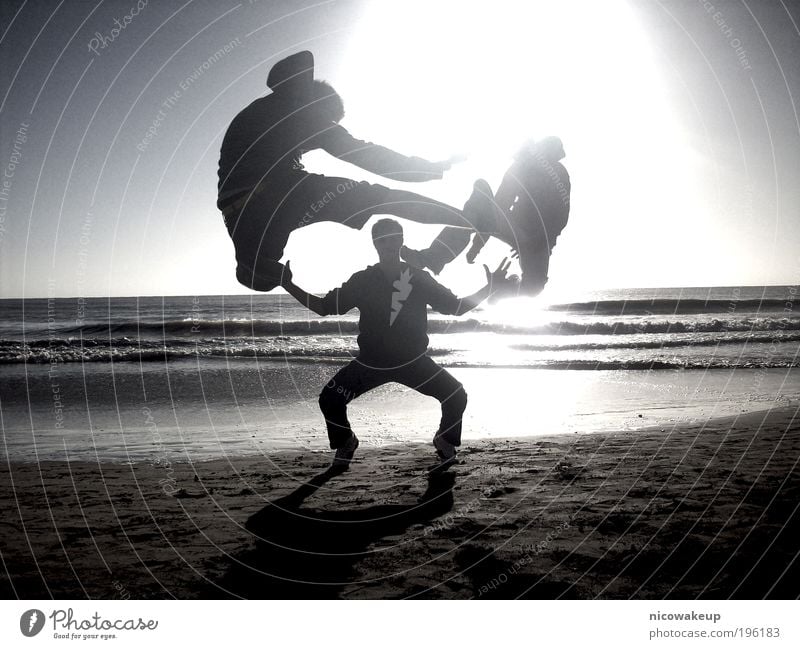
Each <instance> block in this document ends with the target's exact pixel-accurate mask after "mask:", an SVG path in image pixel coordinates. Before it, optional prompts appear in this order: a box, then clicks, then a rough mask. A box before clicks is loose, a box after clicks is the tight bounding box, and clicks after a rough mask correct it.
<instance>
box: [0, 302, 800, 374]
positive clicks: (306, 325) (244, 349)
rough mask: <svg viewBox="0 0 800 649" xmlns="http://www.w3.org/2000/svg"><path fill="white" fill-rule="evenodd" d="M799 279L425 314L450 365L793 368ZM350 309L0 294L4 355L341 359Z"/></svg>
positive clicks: (437, 352) (21, 358)
mask: <svg viewBox="0 0 800 649" xmlns="http://www.w3.org/2000/svg"><path fill="white" fill-rule="evenodd" d="M797 298H798V287H795V286H770V287H724V288H681V289H624V290H615V291H603V292H596V293H593V294H588V295H583V296H577V299H575V300H572V301H569V302H562V303H547V302H543V301H540V300H522V299H520V300H509V301H506V302H502V303H500V304H497V305H493V306H491V305H490V306H487V307H486V308H483V309H481V310H478V311H474V312H472V313H471V314H469V315H468V316H467V317H462V318H449V317H442V316H439V315H436V314H431V317H430V324H429V331H430V336H431V344H430V348H431V354H432V355H434V356H436V357H438V359H439V360H440V361H441V362H443V363H444V364H446V365H448V366H454V367H457V366H462V367H531V368H548V369H587V370H592V369H594V370H609V369H632V370H633V369H654V370H656V369H676V368H683V369H690V368H695V369H713V368H740V367H741V368H793V367H798V365H799V364H800V359H799V358H798V351H800V303H796V301H797ZM356 333H357V312H355V311H354V312H351V313H350V314H347V315H345V316H339V317H333V318H324V319H322V318H319V317H317V316H316V315H315V314H313V313H311V312H309V311H308V310H306V309H305V308H303V307H301V306H300V305H299V304H297V303H296V302H295V301H294V300H293V299H292V298H290V297H289V296H280V295H247V296H196V297H140V298H88V299H78V298H71V299H30V300H2V301H0V363H2V364H17V363H46V364H59V363H72V362H82V363H105V362H109V361H112V360H113V361H114V362H126V361H128V362H137V363H146V362H152V361H164V360H169V359H181V358H187V359H198V358H199V359H204V358H226V359H237V358H255V359H265V360H266V359H270V358H277V359H281V360H285V361H288V362H291V361H319V362H325V361H331V362H338V363H341V362H342V360H343V359H346V358H348V357H350V356H352V355H355V353H356V344H355V335H356Z"/></svg>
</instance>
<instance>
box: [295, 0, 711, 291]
mask: <svg viewBox="0 0 800 649" xmlns="http://www.w3.org/2000/svg"><path fill="white" fill-rule="evenodd" d="M661 74H662V71H661V69H660V67H659V66H658V65H657V64H656V62H655V60H654V57H653V53H652V52H651V50H650V46H649V44H648V41H647V37H646V34H645V33H644V32H643V30H642V27H641V26H640V24H639V23H638V21H637V19H636V17H635V16H634V15H633V13H632V11H631V9H630V7H629V6H628V5H627V4H626V3H625V2H623V1H622V0H616V1H604V2H591V1H587V2H582V3H576V2H570V3H558V2H553V1H552V0H539V1H535V0H534V1H529V2H524V3H523V2H512V1H508V2H504V1H502V0H500V1H495V2H492V3H485V2H461V1H457V0H440V1H437V2H429V1H427V0H408V1H406V2H403V3H389V2H387V3H377V2H376V3H369V4H368V5H367V8H366V14H365V15H364V16H363V18H362V20H361V21H360V23H359V25H358V27H357V29H356V30H355V32H354V34H353V37H352V39H351V40H350V46H349V50H348V53H347V55H346V56H345V57H344V60H343V64H342V66H341V68H340V74H339V75H337V77H336V85H337V87H338V89H339V91H340V93H341V94H342V96H343V97H344V99H345V105H346V109H347V116H346V118H345V122H344V124H345V125H346V126H347V127H348V128H349V129H350V130H351V131H352V132H353V133H354V134H356V135H357V136H359V137H363V138H365V139H371V140H373V141H376V142H379V143H381V144H385V145H387V146H391V147H394V148H396V149H398V150H400V151H402V152H404V153H408V154H412V155H420V156H424V157H428V158H431V159H438V158H443V157H447V156H448V155H450V154H452V153H455V152H462V151H463V152H467V153H470V154H471V158H470V160H469V161H468V162H466V163H464V164H463V165H459V166H458V167H457V168H455V169H454V170H453V171H451V172H450V173H449V174H448V175H447V176H446V177H445V180H443V181H441V182H436V183H427V184H425V185H417V186H414V187H409V186H406V187H407V188H411V189H414V190H417V191H420V192H422V193H426V194H428V195H430V196H433V197H435V198H439V199H441V200H445V201H448V202H450V203H452V204H454V205H461V204H462V203H463V201H464V199H465V198H466V196H467V195H468V194H469V191H470V187H471V183H472V181H473V180H474V179H475V178H477V177H484V178H487V179H488V180H489V181H490V183H491V184H492V185H493V187H495V188H496V187H497V184H498V182H499V180H500V178H501V177H502V174H503V172H504V170H505V168H506V167H507V165H508V162H509V156H510V155H511V153H513V151H514V150H515V149H516V148H517V147H518V146H519V145H520V144H521V143H522V141H524V140H525V139H526V138H527V137H531V136H533V137H536V136H540V135H544V134H556V135H559V136H561V137H562V139H563V140H564V143H565V148H566V151H567V158H566V160H565V164H566V165H567V168H568V169H569V171H570V174H571V176H572V180H573V197H572V198H573V201H572V205H573V209H572V215H571V223H570V226H569V227H568V228H567V230H566V231H565V233H564V235H563V236H562V238H561V240H560V241H559V247H557V248H556V251H557V254H556V255H555V256H554V259H553V263H552V265H551V273H550V278H551V283H550V285H549V286H548V289H547V290H548V291H551V290H559V288H561V289H564V288H565V287H568V288H576V289H581V288H586V287H588V286H598V287H601V286H604V285H608V284H611V285H614V284H617V285H620V284H622V285H624V279H623V281H622V282H621V281H620V279H619V275H620V269H621V268H622V267H624V268H626V269H628V271H629V270H630V268H631V267H636V273H635V274H631V275H630V277H629V280H630V281H629V282H628V284H629V285H643V284H644V285H647V284H648V283H650V284H653V283H657V280H654V279H653V277H658V276H660V275H663V274H664V273H663V270H664V269H658V268H655V269H654V268H648V267H647V266H646V264H647V261H648V259H649V257H650V253H649V252H648V250H647V247H648V245H652V244H653V235H656V241H657V244H658V245H659V246H660V247H662V249H663V247H665V246H667V247H673V246H674V247H676V248H677V247H680V246H681V245H682V244H683V243H684V242H685V239H686V236H685V235H686V229H685V226H689V225H691V226H692V227H693V228H694V230H695V231H698V230H699V233H700V236H703V230H702V224H700V223H699V221H701V220H702V219H698V214H699V213H700V211H701V203H702V201H700V200H699V196H700V194H701V191H702V190H703V188H702V187H700V186H699V184H697V183H698V182H699V181H698V180H696V179H697V178H699V177H701V176H702V175H701V174H698V173H697V168H698V165H699V158H698V156H696V155H694V154H693V152H692V150H691V148H690V147H689V146H688V145H687V141H686V138H685V136H684V133H683V131H682V130H681V128H680V127H679V125H678V123H677V122H676V120H675V118H674V117H673V114H672V112H671V111H672V108H671V103H670V98H669V97H668V96H667V94H666V93H665V89H664V86H663V83H662V77H661ZM317 160H318V159H317V158H314V161H317ZM325 165H326V163H323V165H322V167H317V168H318V169H319V170H321V171H326V170H332V171H335V172H336V173H337V174H342V173H348V174H349V173H351V172H350V170H343V169H342V168H341V167H336V166H335V165H334V166H327V167H326V166H325ZM356 173H357V172H356ZM705 189H706V190H707V187H706V188H705ZM665 224H667V225H668V227H666V228H664V227H663V226H664V225H665ZM435 232H436V230H435V229H431V228H423V227H421V226H417V227H415V226H411V227H407V229H406V235H407V237H406V238H407V239H408V240H410V243H411V244H412V245H416V244H419V245H423V244H425V243H427V242H428V241H429V240H430V239H431V237H432V235H433V234H435ZM309 234H310V233H309ZM306 243H310V241H306ZM505 253H506V250H505V248H504V247H503V246H500V245H498V244H496V243H495V244H494V245H490V246H488V247H487V248H486V249H485V251H484V253H483V255H482V258H481V259H480V260H479V261H486V263H489V264H492V263H497V260H499V258H500V257H502V256H503V255H504V254H505ZM615 253H620V254H622V255H623V256H624V258H623V259H619V260H617V261H619V264H618V265H616V266H615V260H614V258H613V255H614V254H615ZM637 265H638V266H637ZM512 270H515V269H512ZM587 271H590V272H587ZM670 271H671V273H670V274H673V275H674V272H675V268H671V269H670ZM623 272H625V271H623ZM481 276H482V272H481V271H480V266H477V267H474V268H473V269H470V268H469V267H466V266H465V264H464V262H463V261H460V262H457V263H456V264H452V265H451V267H450V268H449V269H448V270H447V271H446V272H445V274H444V278H445V279H450V280H452V281H451V285H453V286H455V288H456V289H459V288H461V287H462V286H463V287H465V288H466V287H473V286H474V285H475V283H476V282H477V281H480V279H481ZM554 287H555V289H554Z"/></svg>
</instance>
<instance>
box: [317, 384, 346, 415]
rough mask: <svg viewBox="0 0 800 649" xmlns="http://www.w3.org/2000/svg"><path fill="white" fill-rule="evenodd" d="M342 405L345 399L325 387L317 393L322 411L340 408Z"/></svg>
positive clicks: (333, 390) (335, 391) (338, 393)
mask: <svg viewBox="0 0 800 649" xmlns="http://www.w3.org/2000/svg"><path fill="white" fill-rule="evenodd" d="M344 405H345V399H344V398H343V397H342V394H341V393H340V392H338V391H337V390H335V389H333V388H330V387H328V386H326V387H324V388H323V389H322V392H320V393H319V407H320V409H321V410H323V411H325V410H331V409H333V408H341V407H342V406H344Z"/></svg>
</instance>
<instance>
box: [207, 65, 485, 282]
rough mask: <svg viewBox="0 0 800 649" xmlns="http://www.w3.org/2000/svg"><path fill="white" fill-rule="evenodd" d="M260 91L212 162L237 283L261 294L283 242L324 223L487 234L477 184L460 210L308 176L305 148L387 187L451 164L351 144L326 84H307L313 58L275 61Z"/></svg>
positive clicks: (273, 277)
mask: <svg viewBox="0 0 800 649" xmlns="http://www.w3.org/2000/svg"><path fill="white" fill-rule="evenodd" d="M267 85H268V86H269V88H270V89H271V90H272V93H271V94H269V95H267V96H265V97H261V98H259V99H256V100H255V101H253V102H252V103H251V104H250V105H249V106H247V107H246V108H245V109H244V110H242V111H241V112H240V113H239V114H238V115H237V116H236V117H235V118H234V119H233V121H232V122H231V124H230V126H229V127H228V130H227V132H226V134H225V137H224V140H223V142H222V149H221V153H220V160H219V171H218V174H219V184H218V198H217V207H218V208H219V209H220V211H221V212H222V214H223V216H224V218H225V225H226V227H227V229H228V233H229V234H230V236H231V238H232V239H233V243H234V247H235V248H236V261H237V269H236V278H237V279H238V281H239V282H240V283H242V284H244V285H245V286H247V287H249V288H252V289H255V290H258V291H270V290H272V289H273V288H275V287H276V286H278V284H279V283H280V277H281V271H282V269H283V266H282V265H281V264H280V263H279V262H280V259H281V257H282V256H283V251H284V248H285V246H286V243H287V241H288V239H289V236H290V234H291V233H292V232H293V231H294V230H296V229H298V228H300V227H303V226H306V225H311V224H313V223H318V222H322V221H332V222H335V223H341V224H343V225H347V226H350V227H352V228H358V229H360V228H362V227H364V225H365V224H366V222H367V221H368V220H369V218H370V217H371V216H372V215H374V214H392V215H394V216H399V217H402V218H405V219H409V220H411V221H417V222H419V223H427V224H441V225H449V226H455V227H457V228H467V229H465V232H469V231H470V229H469V228H472V229H475V230H476V231H481V232H487V233H488V232H493V231H494V228H495V223H494V221H493V218H494V211H493V209H492V207H491V202H492V195H491V189H490V188H489V186H488V184H487V183H486V182H485V181H480V180H479V181H476V183H475V187H474V190H473V193H472V196H471V197H470V199H469V200H468V201H467V203H466V205H465V206H464V209H463V210H459V209H456V208H454V207H451V206H449V205H446V204H444V203H440V202H439V201H435V200H433V199H431V198H426V197H424V196H420V195H419V194H414V193H411V192H407V191H399V190H394V189H389V188H387V187H384V186H382V185H377V184H371V183H367V182H356V181H354V180H350V179H347V178H334V177H329V176H322V175H319V174H313V173H308V172H306V171H305V170H304V168H303V165H302V164H301V162H300V159H301V157H302V155H303V154H304V153H305V152H307V151H311V150H314V149H323V150H325V151H326V152H328V153H330V154H332V155H334V156H336V157H337V158H340V159H342V160H345V161H347V162H350V163H352V164H354V165H357V166H359V167H361V168H363V169H366V170H367V171H371V172H373V173H376V174H379V175H381V176H384V177H386V178H390V179H394V180H403V181H408V182H424V181H427V180H432V179H436V178H441V177H442V174H443V173H444V172H445V171H446V170H448V169H449V168H450V166H451V164H452V163H454V162H457V161H458V159H457V158H451V159H449V160H445V161H441V162H429V161H427V160H423V159H422V158H416V157H408V156H405V155H401V154H399V153H396V152H394V151H391V150H390V149H387V148H385V147H382V146H378V145H376V144H372V143H369V142H364V141H362V140H358V139H356V138H354V137H353V136H352V135H350V133H348V132H347V130H346V129H345V128H344V127H343V126H341V125H340V124H339V121H340V120H341V119H342V118H343V116H344V105H343V103H342V100H341V98H340V97H339V95H338V94H337V93H336V91H335V90H334V89H333V88H332V87H331V86H330V85H329V84H328V83H326V82H324V81H319V80H315V79H314V58H313V56H312V54H311V52H308V51H303V52H299V53H297V54H294V55H292V56H289V57H287V58H285V59H283V60H281V61H278V62H277V63H276V64H275V65H274V66H273V67H272V69H271V70H270V73H269V76H268V77H267Z"/></svg>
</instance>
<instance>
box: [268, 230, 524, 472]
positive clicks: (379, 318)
mask: <svg viewBox="0 0 800 649" xmlns="http://www.w3.org/2000/svg"><path fill="white" fill-rule="evenodd" d="M372 240H373V243H374V245H375V249H376V250H377V251H378V259H379V261H378V263H377V264H375V265H373V266H369V267H368V268H366V269H365V270H362V271H359V272H357V273H355V274H354V275H353V276H352V277H351V278H350V279H349V280H347V281H346V282H345V283H344V284H343V285H342V286H341V287H339V288H337V289H334V290H332V291H330V292H329V293H328V294H327V295H325V296H324V297H318V296H316V295H311V294H309V293H307V292H306V291H304V290H303V289H302V288H300V287H299V286H297V285H296V284H295V283H294V282H293V281H292V271H291V265H290V263H289V262H288V261H287V262H286V266H285V268H284V273H283V282H282V286H283V287H284V288H285V289H286V290H287V291H288V292H289V293H290V294H291V295H292V296H294V297H295V299H297V300H298V301H299V302H300V303H301V304H303V305H305V306H306V307H308V308H309V309H311V310H312V311H313V312H315V313H317V314H319V315H322V316H325V315H330V314H342V313H347V312H348V311H350V310H351V309H353V308H358V310H359V312H360V314H359V321H358V327H359V336H358V349H359V352H358V356H357V357H356V358H355V359H354V360H353V361H351V362H350V364H349V365H347V366H345V367H343V368H342V369H341V370H339V371H338V372H337V373H336V375H335V376H334V377H333V378H332V379H331V380H330V381H329V382H328V383H327V385H326V386H325V387H324V388H323V390H322V393H321V394H320V397H319V405H320V408H321V410H322V414H323V415H324V416H325V421H326V422H327V426H328V437H329V440H330V445H331V448H332V449H336V453H335V456H334V461H333V467H332V468H334V469H335V470H347V469H348V468H349V464H350V461H351V460H352V459H353V455H354V453H355V451H356V448H358V438H357V437H356V436H355V434H354V433H353V430H352V429H351V428H350V422H349V421H348V419H347V404H348V403H350V402H351V401H352V400H353V399H355V398H357V397H359V396H360V395H362V394H364V393H365V392H367V391H369V390H372V389H373V388H376V387H378V386H380V385H383V384H384V383H389V382H397V383H401V384H403V385H406V386H408V387H410V388H413V389H415V390H417V391H418V392H420V393H422V394H425V395H428V396H431V397H434V398H435V399H438V400H439V401H440V402H441V404H442V419H441V422H440V424H439V429H438V431H437V432H436V434H435V436H434V439H433V444H434V447H435V448H436V451H437V454H438V456H439V459H440V460H441V464H440V465H439V467H438V468H440V469H441V468H447V467H448V466H450V465H451V464H453V463H454V462H455V461H456V447H457V446H459V445H460V444H461V417H462V415H463V413H464V409H465V408H466V405H467V393H466V392H465V391H464V386H462V385H461V383H459V382H458V381H457V380H456V379H455V378H454V377H453V376H452V375H451V374H450V373H449V372H448V371H447V370H445V369H444V368H442V367H441V366H439V365H438V364H437V363H436V362H434V360H433V359H432V358H431V357H430V356H428V355H427V350H428V333H427V332H428V314H427V308H428V305H430V307H431V308H432V309H433V310H434V311H438V312H439V313H443V314H447V315H462V314H464V313H467V312H468V311H470V310H471V309H474V308H475V307H476V306H478V305H479V304H480V303H481V302H482V301H483V300H485V299H486V298H487V297H489V296H490V295H491V294H492V293H493V292H494V290H496V289H497V288H499V287H500V286H502V285H503V284H504V283H505V281H506V270H507V269H508V266H509V264H510V262H507V260H505V259H504V260H503V261H502V262H501V263H500V265H499V266H498V267H497V270H495V271H494V272H490V271H489V269H488V268H487V267H486V266H484V269H485V271H486V286H484V287H483V288H481V289H480V290H479V291H477V292H476V293H475V294H473V295H470V296H469V297H465V298H458V297H456V296H455V295H454V294H453V293H452V292H451V291H450V290H448V289H447V288H445V287H444V286H442V285H441V284H439V283H438V282H437V281H436V280H434V279H433V278H432V277H431V276H430V275H429V274H428V273H427V272H425V271H424V270H421V269H418V268H413V267H411V266H409V265H408V264H407V263H405V262H403V261H401V259H400V249H401V247H402V246H403V228H402V226H401V225H400V224H399V223H398V222H397V221H394V220H392V219H380V220H379V221H377V222H376V223H375V225H374V226H373V228H372Z"/></svg>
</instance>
